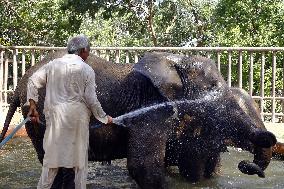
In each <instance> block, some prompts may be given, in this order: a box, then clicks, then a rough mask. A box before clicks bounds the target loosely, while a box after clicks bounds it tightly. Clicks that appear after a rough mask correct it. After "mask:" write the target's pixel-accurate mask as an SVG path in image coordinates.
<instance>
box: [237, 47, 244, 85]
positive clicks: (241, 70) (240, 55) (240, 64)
mask: <svg viewBox="0 0 284 189" xmlns="http://www.w3.org/2000/svg"><path fill="white" fill-rule="evenodd" d="M238 80H239V81H238V87H239V88H243V52H242V51H239V63H238Z"/></svg>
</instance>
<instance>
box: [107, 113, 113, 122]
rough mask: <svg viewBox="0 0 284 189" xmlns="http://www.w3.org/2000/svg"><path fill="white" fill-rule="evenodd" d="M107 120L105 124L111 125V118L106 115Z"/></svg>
mask: <svg viewBox="0 0 284 189" xmlns="http://www.w3.org/2000/svg"><path fill="white" fill-rule="evenodd" d="M107 118H108V121H107V124H111V123H112V117H111V116H109V115H108V116H107Z"/></svg>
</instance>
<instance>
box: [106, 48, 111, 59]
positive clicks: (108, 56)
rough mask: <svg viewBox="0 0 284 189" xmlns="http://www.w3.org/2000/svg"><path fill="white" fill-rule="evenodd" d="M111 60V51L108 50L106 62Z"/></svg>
mask: <svg viewBox="0 0 284 189" xmlns="http://www.w3.org/2000/svg"><path fill="white" fill-rule="evenodd" d="M109 58H110V51H109V50H106V60H107V61H109Z"/></svg>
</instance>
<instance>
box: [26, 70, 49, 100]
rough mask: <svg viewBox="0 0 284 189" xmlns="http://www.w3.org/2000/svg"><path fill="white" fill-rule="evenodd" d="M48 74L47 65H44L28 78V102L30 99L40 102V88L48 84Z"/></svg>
mask: <svg viewBox="0 0 284 189" xmlns="http://www.w3.org/2000/svg"><path fill="white" fill-rule="evenodd" d="M46 74H47V65H44V66H42V67H41V68H39V69H38V70H37V71H36V72H35V73H34V74H33V75H32V76H31V77H30V78H29V79H28V85H27V103H28V101H29V100H30V99H32V100H34V101H35V102H38V89H39V88H41V87H44V86H45V85H46V80H47V79H46Z"/></svg>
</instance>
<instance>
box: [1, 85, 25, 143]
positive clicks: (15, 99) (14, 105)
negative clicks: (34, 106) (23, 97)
mask: <svg viewBox="0 0 284 189" xmlns="http://www.w3.org/2000/svg"><path fill="white" fill-rule="evenodd" d="M17 107H20V96H19V92H18V89H16V90H15V93H14V95H13V100H12V103H11V104H10V106H9V110H8V113H7V115H6V119H5V122H4V126H3V129H2V132H1V135H0V142H2V140H3V139H4V137H5V135H6V133H7V131H8V128H9V125H10V123H11V120H12V118H13V116H14V113H15V112H16V110H17Z"/></svg>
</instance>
